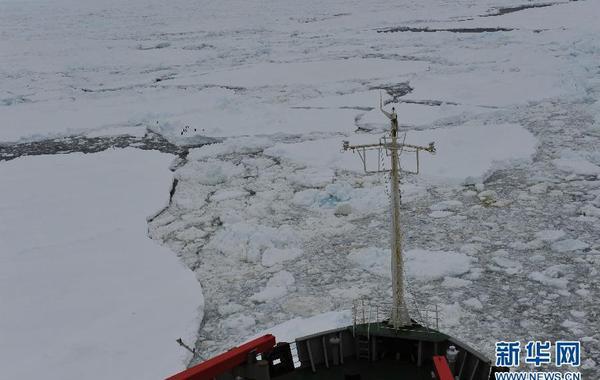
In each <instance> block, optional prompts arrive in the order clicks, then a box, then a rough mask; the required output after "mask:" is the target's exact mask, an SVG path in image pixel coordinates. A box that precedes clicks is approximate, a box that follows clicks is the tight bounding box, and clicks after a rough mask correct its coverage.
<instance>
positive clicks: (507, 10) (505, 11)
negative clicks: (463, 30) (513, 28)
mask: <svg viewBox="0 0 600 380" xmlns="http://www.w3.org/2000/svg"><path fill="white" fill-rule="evenodd" d="M557 4H564V3H539V4H524V5H517V6H514V7H498V8H495V9H494V11H493V12H492V13H488V14H485V15H481V17H494V16H502V15H505V14H508V13H514V12H519V11H523V10H525V9H531V8H545V7H550V6H552V5H557Z"/></svg>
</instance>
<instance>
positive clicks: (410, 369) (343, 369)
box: [276, 359, 431, 380]
mask: <svg viewBox="0 0 600 380" xmlns="http://www.w3.org/2000/svg"><path fill="white" fill-rule="evenodd" d="M346 375H360V379H361V380H392V379H393V380H398V379H402V380H426V379H427V380H431V373H430V369H428V368H427V367H417V366H416V365H415V364H414V363H409V362H398V361H395V360H391V359H390V360H379V361H377V362H374V363H373V362H368V361H366V360H352V361H350V362H348V361H346V363H344V365H343V366H338V367H330V368H318V369H317V371H316V372H312V371H311V369H310V368H306V369H297V370H296V371H294V372H290V373H287V374H285V375H281V376H278V377H277V378H276V379H277V380H305V379H312V380H344V379H345V376H346ZM356 378H357V379H358V377H356Z"/></svg>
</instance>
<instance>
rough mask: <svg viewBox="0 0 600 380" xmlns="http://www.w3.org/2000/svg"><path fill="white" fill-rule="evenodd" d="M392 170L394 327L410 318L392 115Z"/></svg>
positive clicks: (395, 135)
mask: <svg viewBox="0 0 600 380" xmlns="http://www.w3.org/2000/svg"><path fill="white" fill-rule="evenodd" d="M392 115H393V116H394V118H392V119H391V121H392V123H391V124H392V131H391V134H392V144H391V156H392V168H391V169H392V170H391V172H390V177H391V184H390V187H391V200H390V201H391V206H392V293H393V306H392V315H391V322H392V325H393V326H394V327H396V328H397V327H402V326H406V325H410V323H411V322H410V317H409V316H408V309H407V307H406V301H405V300H404V260H403V258H402V229H401V224H400V178H399V173H400V163H399V160H398V119H397V117H396V114H395V113H394V114H392Z"/></svg>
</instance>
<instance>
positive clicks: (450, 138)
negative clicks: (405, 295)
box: [0, 0, 600, 379]
mask: <svg viewBox="0 0 600 380" xmlns="http://www.w3.org/2000/svg"><path fill="white" fill-rule="evenodd" d="M542 5H544V6H543V7H542ZM599 13H600V3H599V2H598V1H595V0H584V1H556V2H551V3H548V2H546V1H527V2H525V1H519V0H507V1H499V0H484V1H475V0H460V1H445V0H426V1H418V2H415V1H399V2H390V1H375V2H364V1H358V0H357V1H328V2H322V1H319V2H317V1H305V2H302V3H298V2H295V1H269V2H266V3H265V2H256V1H243V2H242V1H239V2H235V3H234V4H233V3H230V2H202V4H199V3H197V2H192V1H189V0H175V1H170V2H168V3H166V2H161V1H157V0H135V1H130V2H127V3H124V2H119V1H116V0H109V1H105V2H102V3H97V2H91V1H83V2H81V1H74V0H56V1H41V0H40V1H36V0H32V1H27V2H23V1H16V0H3V1H0V35H1V36H2V38H1V39H0V55H1V58H2V62H3V66H2V68H1V71H0V83H1V84H2V85H1V86H0V120H1V121H0V123H1V124H0V141H2V142H4V146H9V147H11V148H10V150H9V151H8V150H4V151H8V152H9V153H8V154H14V153H11V152H21V151H23V150H25V151H26V150H27V149H28V147H30V146H37V145H22V144H25V143H26V144H33V143H36V144H37V143H42V144H43V146H45V147H47V146H51V147H53V146H58V147H62V148H60V149H55V153H65V152H72V151H85V149H81V148H79V150H78V149H75V146H77V145H80V143H81V144H83V145H84V146H85V145H86V144H87V143H88V142H89V141H90V140H89V139H97V138H99V137H98V136H104V137H103V138H105V137H106V136H112V137H108V138H115V136H116V135H123V134H127V135H129V136H132V138H131V139H129V138H128V140H127V141H128V142H127V143H126V144H125V145H131V146H136V145H138V143H140V141H139V139H143V138H144V137H142V136H147V135H152V134H160V135H161V136H162V138H164V139H166V140H168V142H169V144H173V145H176V146H180V147H182V148H181V149H182V150H181V152H177V153H180V157H179V158H178V159H177V160H176V161H175V162H174V163H173V165H172V168H173V169H174V170H175V179H176V180H177V181H175V182H173V184H172V186H171V194H170V198H169V188H168V184H165V186H166V187H164V188H163V189H165V190H164V199H170V201H169V203H168V205H167V206H166V208H165V209H163V210H162V211H161V212H160V213H158V214H157V215H156V217H155V218H153V219H152V220H151V221H150V222H149V233H150V236H151V237H152V238H153V239H155V240H156V241H157V242H159V243H163V244H164V245H166V246H167V247H169V248H171V250H173V251H174V252H175V253H176V254H177V255H178V256H179V257H180V258H181V260H182V261H183V262H184V263H185V264H186V265H187V266H188V267H189V268H191V269H193V270H194V271H195V272H196V276H197V278H198V280H199V282H200V283H201V284H202V286H203V292H204V295H205V297H206V310H205V311H206V313H205V318H204V320H203V322H202V324H201V325H200V328H199V330H198V339H197V343H196V347H197V348H198V352H199V355H198V357H196V358H195V360H199V359H201V358H205V357H207V356H210V355H212V354H214V353H217V352H219V351H222V350H224V349H227V348H229V347H230V346H232V345H235V344H238V343H239V342H240V341H242V340H244V339H247V338H250V337H251V336H253V335H255V334H257V333H259V332H261V331H268V330H269V329H270V328H272V327H273V326H274V325H276V324H280V323H282V324H283V325H281V326H279V327H277V329H276V331H278V334H279V335H281V336H286V337H289V336H293V334H292V333H291V331H294V330H295V329H297V328H298V327H297V326H298V325H299V324H301V325H302V326H311V328H315V329H316V328H318V327H319V326H321V323H322V326H331V325H335V324H336V323H345V321H347V319H344V318H346V317H347V314H344V313H345V312H344V311H345V310H349V308H350V305H351V303H352V300H353V299H354V298H356V297H367V298H370V299H373V300H378V299H385V300H387V299H389V297H390V289H389V285H390V284H389V279H388V278H387V276H385V275H383V273H374V271H373V270H372V269H373V268H372V267H370V266H367V267H366V268H365V265H363V264H364V263H365V261H364V260H361V259H360V257H358V255H359V254H358V253H357V252H359V253H361V252H362V253H366V254H371V255H373V253H377V252H385V249H386V248H387V242H388V239H389V228H388V226H389V221H388V206H387V205H388V195H387V193H386V190H385V189H386V187H387V185H388V181H387V178H386V176H384V175H363V174H361V173H360V169H361V163H360V161H358V158H357V157H356V155H354V156H353V155H352V154H351V153H346V154H341V153H339V150H340V145H341V141H342V140H349V141H351V142H363V141H373V142H377V141H378V139H379V138H380V137H381V136H382V134H383V133H384V131H385V130H386V129H387V128H388V125H387V123H386V119H385V117H384V116H383V115H381V114H380V113H379V110H378V109H377V108H378V103H379V96H380V94H381V96H382V98H383V102H384V104H385V106H386V108H387V109H389V108H391V106H395V107H396V108H397V110H398V112H399V120H400V124H401V130H402V132H403V135H404V132H406V141H407V142H418V143H428V142H429V141H431V140H435V142H436V144H437V147H438V154H437V155H435V156H423V157H422V158H423V161H422V162H421V169H422V175H421V176H420V177H415V176H406V177H404V178H403V182H402V189H403V194H402V198H403V207H404V208H403V218H404V219H403V222H404V225H405V231H406V239H405V247H406V249H407V251H409V252H412V254H414V253H415V252H422V253H424V254H423V255H422V257H420V256H419V257H418V259H417V261H416V262H415V263H417V264H419V265H418V266H417V268H422V267H427V260H438V259H439V260H442V261H443V260H450V258H452V262H454V260H455V259H456V260H459V261H460V262H461V263H463V266H462V267H461V268H462V269H464V271H462V270H460V271H457V270H454V271H452V272H448V273H446V272H443V271H442V272H441V273H438V274H437V275H436V276H434V277H433V278H432V277H423V276H408V279H409V287H410V289H411V292H412V293H413V294H415V295H416V296H417V297H418V298H420V299H422V300H424V301H426V302H427V303H438V304H439V305H440V307H441V309H442V310H443V315H442V321H441V325H442V327H443V329H444V330H445V331H446V332H448V333H450V334H452V335H455V336H457V337H459V338H460V339H461V340H464V341H467V342H469V343H471V344H472V345H473V346H475V347H477V348H478V349H480V350H481V351H483V352H485V353H487V354H488V355H490V356H491V355H492V354H493V347H494V343H495V342H496V341H498V340H529V339H535V340H544V339H549V340H556V339H561V338H566V339H579V340H581V341H582V342H583V347H584V348H583V350H584V354H583V365H582V367H581V370H582V371H583V372H584V376H585V377H586V378H591V379H594V378H598V377H599V376H600V375H599V372H598V365H600V354H599V352H600V335H599V334H600V324H599V322H598V321H599V320H600V317H599V316H600V306H599V304H598V302H597V301H595V300H597V299H598V298H599V297H600V288H599V283H598V281H597V277H598V265H600V227H599V226H600V178H599V175H600V171H599V169H598V168H600V154H599V153H598V148H597V147H598V143H599V140H600V132H599V130H600V129H599V128H600V102H599V99H600V95H599V94H600V80H599V77H600V67H599V66H598V62H600V47H599V46H598V37H597V36H598V34H599V33H600V24H599V23H598V22H597V20H596V18H597V15H598V14H599ZM4 63H5V64H4ZM186 126H189V127H188V128H187V129H186V128H185V127H186ZM73 135H77V136H89V137H88V140H86V139H81V138H80V137H78V138H71V137H70V136H73ZM207 138H212V139H214V140H211V141H220V142H221V143H219V144H213V145H210V146H204V147H201V148H198V149H191V150H189V154H187V149H188V148H187V147H185V146H186V145H194V146H197V145H199V144H198V143H199V142H206V141H207V140H206V139H207ZM48 139H51V140H48ZM121 139H123V138H121ZM136 139H137V140H136ZM48 141H53V142H55V145H51V144H47V143H46V142H48ZM91 141H96V140H91ZM102 141H105V140H102ZM64 144H66V147H65V145H64ZM141 144H142V145H143V144H144V143H143V142H142V143H141ZM109 145H110V144H109ZM62 150H64V151H62ZM34 153H35V152H33V153H31V154H34ZM75 157H79V155H75ZM8 158H10V157H8ZM371 162H372V161H371ZM412 163H413V162H411V161H410V159H409V158H408V157H406V158H405V161H404V165H405V167H406V168H409V167H410V165H411V164H412ZM8 164H9V163H0V167H2V166H3V165H8ZM166 181H167V182H170V179H166ZM25 195H26V194H25ZM161 202H162V201H160V202H158V203H157V204H156V206H155V207H156V208H159V207H160V206H161V205H162V203H161ZM23 204H26V203H25V201H23ZM432 252H435V254H432ZM412 254H411V255H412ZM349 255H355V256H357V260H350V259H349V257H348V256H349ZM382 255H383V253H382ZM440 255H446V256H440ZM369 257H370V256H369ZM374 257H375V258H377V257H379V256H377V254H375V255H374ZM382 257H383V256H382ZM440 257H443V258H442V259H440ZM409 258H410V257H409ZM411 260H414V258H412V259H411ZM367 262H370V261H367ZM413 268H414V266H413ZM375 272H377V271H375ZM323 313H325V314H323ZM330 313H333V314H330ZM315 315H322V317H316V319H310V318H315V317H314V316H315ZM290 321H292V322H290ZM306 321H310V322H306ZM282 326H283V327H282ZM286 331H287V334H288V335H285V332H286Z"/></svg>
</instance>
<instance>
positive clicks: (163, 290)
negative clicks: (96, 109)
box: [0, 149, 204, 379]
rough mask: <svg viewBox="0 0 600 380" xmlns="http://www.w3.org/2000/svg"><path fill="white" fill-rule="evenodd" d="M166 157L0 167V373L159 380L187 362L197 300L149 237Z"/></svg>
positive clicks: (189, 282) (58, 158) (86, 158)
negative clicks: (148, 221) (184, 344)
mask: <svg viewBox="0 0 600 380" xmlns="http://www.w3.org/2000/svg"><path fill="white" fill-rule="evenodd" d="M172 159H173V157H172V156H171V155H167V154H163V153H158V152H150V153H144V152H142V151H139V150H134V149H124V150H111V151H105V152H102V153H97V154H93V155H82V154H70V155H54V156H38V157H26V158H22V159H18V160H13V161H9V162H3V163H2V165H0V178H2V181H0V194H2V197H0V210H1V212H2V219H1V220H0V221H1V223H0V241H1V242H2V249H1V250H0V260H1V261H0V262H1V263H2V265H0V298H1V299H2V316H1V317H0V332H1V333H2V339H1V340H0V352H1V353H2V359H1V362H2V377H3V378H7V379H14V378H26V379H27V378H34V377H36V376H38V375H39V374H40V372H41V373H43V374H44V377H45V378H48V379H65V378H87V379H107V378H112V379H125V378H139V377H140V376H141V378H160V377H166V376H167V375H169V374H171V373H173V372H176V371H178V370H181V369H183V368H185V365H186V363H187V361H188V360H189V359H190V358H189V357H188V355H186V352H185V351H182V350H181V349H180V347H179V346H177V345H176V343H175V341H174V339H177V338H179V337H181V338H182V339H184V341H187V342H193V339H194V338H195V336H196V329H197V327H198V323H199V321H200V320H201V319H202V307H203V304H204V301H203V297H202V292H201V289H200V286H199V284H198V283H197V281H196V278H195V277H194V275H193V273H192V272H190V271H189V270H188V269H187V268H185V267H184V266H183V265H182V264H181V263H180V262H178V260H177V258H176V257H175V256H174V255H173V254H172V253H171V252H169V250H168V249H166V248H164V247H161V246H160V245H158V244H156V243H155V242H152V241H151V240H149V239H148V238H147V236H146V219H145V218H146V217H147V216H148V215H150V214H151V213H152V212H153V211H155V210H156V208H157V207H160V206H161V205H162V204H164V202H165V200H166V199H165V198H166V197H167V196H168V187H169V181H170V177H171V173H170V171H169V169H168V168H169V164H170V162H171V161H172Z"/></svg>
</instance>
